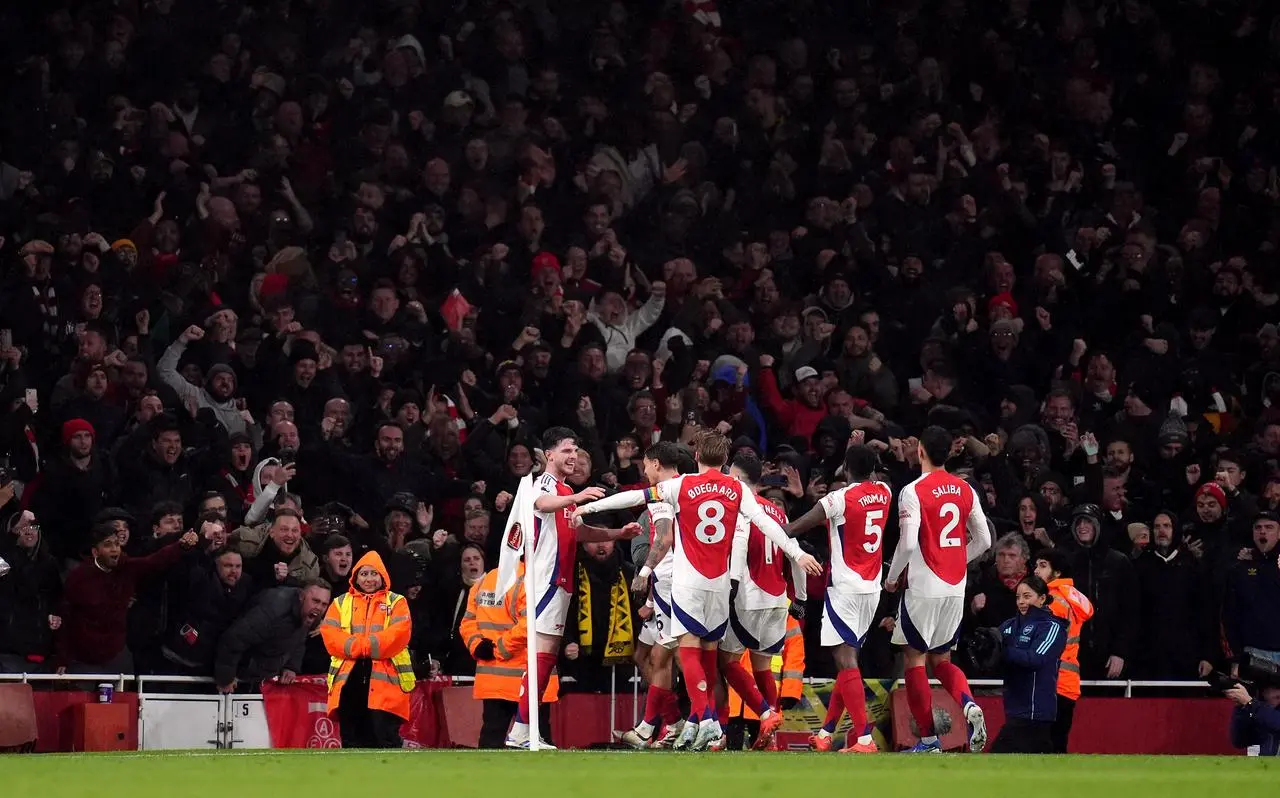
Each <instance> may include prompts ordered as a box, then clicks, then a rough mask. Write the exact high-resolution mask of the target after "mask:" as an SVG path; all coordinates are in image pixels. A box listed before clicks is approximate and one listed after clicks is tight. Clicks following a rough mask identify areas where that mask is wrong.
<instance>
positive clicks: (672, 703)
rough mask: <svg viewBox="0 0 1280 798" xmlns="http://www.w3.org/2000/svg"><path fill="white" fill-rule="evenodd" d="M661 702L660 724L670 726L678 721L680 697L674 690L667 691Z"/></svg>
mask: <svg viewBox="0 0 1280 798" xmlns="http://www.w3.org/2000/svg"><path fill="white" fill-rule="evenodd" d="M665 692H666V697H665V700H664V701H663V702H662V722H663V723H665V724H667V725H668V726H670V725H671V724H673V723H676V722H678V721H679V720H680V697H679V696H677V695H676V693H675V691H674V690H667V691H665Z"/></svg>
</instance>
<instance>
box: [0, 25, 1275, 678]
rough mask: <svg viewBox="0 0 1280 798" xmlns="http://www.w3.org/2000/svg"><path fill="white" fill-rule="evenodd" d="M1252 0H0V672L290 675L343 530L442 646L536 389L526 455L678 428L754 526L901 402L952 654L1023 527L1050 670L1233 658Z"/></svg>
mask: <svg viewBox="0 0 1280 798" xmlns="http://www.w3.org/2000/svg"><path fill="white" fill-rule="evenodd" d="M1278 11H1280V9H1277V8H1275V7H1273V5H1272V4H1269V3H1266V2H1263V1H1262V0H1239V1H1238V2H1226V1H1224V0H1179V1H1176V2H1173V1H1171V2H1159V3H1157V2H1153V1H1152V0H1073V1H1072V2H1057V1H1056V0H1046V1H1044V2H1034V3H1033V2H1031V1H1030V0H1007V2H991V3H975V2H965V0H886V2H874V3H870V2H847V3H819V2H814V1H813V0H785V1H784V0H750V1H749V0H743V2H732V3H729V2H724V3H719V4H717V3H715V2H712V1H711V0H689V1H688V2H670V1H668V2H663V1H662V0H652V1H651V2H644V3H635V2H631V3H628V2H621V1H620V0H615V1H614V2H596V1H595V0H462V1H461V2H455V3H425V2H420V0H370V1H369V2H357V1H356V0H200V1H199V2H175V0H149V1H148V2H136V0H116V1H113V2H108V1H107V0H58V1H57V2H47V3H5V4H3V7H2V8H0V31H2V33H0V38H2V39H3V41H4V45H5V46H4V47H3V48H0V62H3V66H4V74H6V75H8V77H7V78H6V80H5V81H4V82H3V84H2V85H0V96H3V100H4V106H3V107H4V110H3V116H4V119H5V124H4V125H3V126H0V236H2V237H3V238H2V245H0V272H2V275H3V282H2V285H0V328H3V331H2V332H0V458H3V459H2V460H0V466H3V471H4V474H3V477H4V479H3V483H2V485H0V505H3V508H2V509H0V518H3V519H8V521H7V522H6V525H5V527H4V529H3V530H0V557H3V559H4V560H5V561H6V563H7V564H8V571H7V573H5V574H4V575H3V576H0V666H3V667H0V671H11V672H12V671H31V670H40V669H44V670H53V669H67V670H69V671H72V672H75V671H80V672H98V671H102V670H104V669H108V670H110V671H112V672H114V671H116V670H117V669H119V670H122V671H134V670H137V671H140V672H147V673H182V674H198V675H211V674H214V673H215V672H216V673H217V674H218V676H217V681H218V682H219V684H221V685H225V684H226V683H227V682H228V679H231V678H239V679H240V680H241V681H242V682H243V681H244V680H254V679H261V678H269V677H270V676H273V675H279V674H281V673H290V674H291V673H304V672H307V673H309V672H323V671H324V670H325V669H326V668H327V665H328V661H327V655H325V653H324V651H323V646H322V645H321V644H320V643H319V639H318V638H317V637H315V636H311V637H308V638H307V640H308V642H307V644H306V653H305V656H304V657H303V658H301V659H299V658H298V656H297V649H296V647H294V648H290V647H289V646H284V645H281V644H280V640H281V637H280V635H281V634H282V633H283V632H282V630H283V631H287V632H289V633H290V634H293V635H294V637H291V638H289V639H290V640H292V641H293V642H294V643H296V642H297V641H298V640H300V639H302V638H303V637H305V636H306V633H307V629H306V628H305V627H306V626H307V623H308V620H307V619H308V618H310V617H311V615H312V614H313V613H312V612H311V611H310V610H308V602H311V603H312V604H315V603H318V602H320V601H321V600H322V599H323V598H324V597H323V596H320V595H319V593H320V592H322V591H323V590H324V587H323V585H322V584H320V583H321V582H322V581H323V582H327V583H329V585H331V586H332V587H333V590H335V591H341V590H345V589H346V583H347V581H348V577H349V573H350V569H351V565H352V563H353V562H354V561H355V560H358V559H359V557H360V556H361V555H362V554H363V553H364V552H366V551H369V550H376V551H379V552H380V553H381V554H382V555H383V557H384V559H385V560H386V562H387V566H388V569H389V571H390V573H391V575H392V581H393V585H392V587H393V589H395V590H396V591H398V592H401V593H403V594H405V595H407V597H408V598H409V599H410V601H411V607H412V611H413V620H414V627H415V629H414V643H413V646H412V650H413V653H414V657H415V663H416V665H417V667H418V669H419V671H420V672H422V673H429V672H439V671H443V672H445V673H459V674H462V673H467V672H468V671H469V669H472V668H474V663H472V662H471V661H470V657H469V656H468V655H467V652H466V649H465V648H464V647H463V646H462V644H461V643H460V642H459V640H458V637H457V623H458V620H459V617H460V615H461V613H462V611H463V609H464V608H465V598H466V591H467V589H468V588H469V586H470V585H471V584H473V583H474V582H475V581H477V580H478V579H479V578H480V576H481V575H482V574H483V573H484V572H485V570H486V569H488V568H492V567H495V566H496V564H497V563H496V559H495V558H496V554H497V550H498V545H499V538H500V536H501V531H502V528H503V522H504V515H505V511H506V510H507V509H508V507H509V505H510V503H511V500H512V495H513V493H514V492H515V489H516V485H517V483H518V480H519V479H520V478H521V477H522V476H524V475H525V474H527V473H529V472H530V471H531V469H534V468H536V467H537V458H538V452H537V451H536V449H537V440H538V437H539V435H540V433H541V432H542V430H543V429H545V428H546V427H548V426H549V425H551V424H552V423H556V424H568V425H570V426H572V427H573V428H574V429H575V430H576V431H577V432H578V433H580V435H581V437H582V447H583V449H584V452H585V454H586V456H584V457H580V458H579V463H580V469H579V473H577V474H575V475H574V476H573V478H572V480H571V482H572V484H573V485H574V486H575V487H580V486H583V485H586V484H598V485H602V486H605V487H608V488H614V487H620V486H628V485H635V484H638V483H641V482H642V481H643V477H642V475H641V469H640V465H641V457H642V455H643V452H644V450H645V449H646V448H647V447H648V446H649V445H650V444H652V443H653V442H655V441H657V440H668V439H679V440H684V441H688V440H689V439H690V438H691V436H692V435H693V433H694V431H695V430H696V429H698V428H699V427H701V426H706V427H712V428H717V429H720V430H722V431H724V432H725V433H727V434H728V435H729V436H730V437H731V438H732V439H733V440H734V446H735V448H741V447H750V448H752V449H755V450H757V451H759V452H761V453H762V454H763V455H764V457H765V458H766V459H767V461H768V463H769V467H768V476H767V477H766V480H765V482H766V484H767V485H768V486H769V487H768V489H767V490H768V492H767V493H766V494H765V495H766V496H774V497H775V498H779V499H780V500H782V501H784V502H785V504H786V507H787V509H788V512H789V513H790V515H791V517H793V518H794V517H797V516H798V515H799V514H801V513H803V512H804V511H805V510H806V509H808V508H809V507H811V506H812V504H813V503H814V502H815V501H816V500H817V499H818V498H820V497H821V496H822V495H823V494H824V493H825V492H827V491H830V490H834V489H836V488H838V487H839V486H840V485H841V484H842V476H841V474H840V473H839V471H838V469H839V466H840V463H841V460H842V456H843V452H844V450H845V446H846V443H847V442H848V441H849V440H850V438H851V436H852V435H853V434H854V433H855V431H861V432H862V435H863V436H864V438H865V440H866V441H867V442H868V443H869V444H870V445H871V446H873V447H875V448H876V450H877V451H878V452H879V456H880V460H881V472H882V473H883V475H884V478H885V479H887V480H888V481H890V482H891V483H892V484H893V485H894V487H895V488H897V487H901V486H902V485H904V484H906V483H907V482H909V481H910V480H911V479H912V478H913V477H914V475H915V473H916V469H917V464H916V463H914V462H913V458H914V456H915V455H914V453H915V451H916V446H915V441H914V439H913V437H912V436H913V435H915V434H917V433H918V432H919V431H920V430H921V429H922V428H923V427H924V426H925V425H926V424H927V423H928V424H941V425H943V426H945V427H946V428H947V429H949V430H951V431H953V433H954V434H955V435H956V446H955V450H954V457H953V460H952V461H951V462H950V463H949V464H948V465H949V467H950V468H951V469H952V470H953V471H956V472H959V473H963V474H965V475H966V476H968V477H970V478H971V479H972V480H973V481H974V484H975V485H976V486H978V487H979V489H980V490H979V493H980V495H982V496H983V497H984V499H985V501H986V504H987V511H988V514H989V515H990V516H991V517H992V519H993V520H994V522H995V524H996V526H997V528H998V532H1000V533H1002V534H1003V535H1004V536H1003V537H1002V538H1000V540H999V542H998V543H997V545H996V546H995V547H994V552H995V554H994V556H993V557H991V558H989V559H987V560H985V561H984V562H983V563H981V564H979V566H978V567H977V568H975V572H974V574H973V578H972V580H971V585H972V587H971V590H970V593H971V597H970V602H969V610H970V613H969V619H968V624H967V627H966V628H967V629H968V630H969V632H968V633H967V635H966V638H965V641H964V642H962V650H963V651H964V652H966V653H967V654H968V655H969V660H970V670H971V674H970V675H975V673H976V672H980V671H982V669H983V667H984V666H983V657H982V656H981V653H982V652H981V651H980V649H981V646H980V642H981V639H982V637H983V636H982V635H981V634H977V633H976V632H977V630H980V629H983V628H991V627H995V626H997V625H999V624H1000V623H1001V622H1002V621H1003V620H1005V619H1006V618H1008V617H1011V616H1012V615H1014V614H1015V612H1014V608H1013V587H1014V586H1015V585H1016V584H1017V582H1018V580H1019V579H1020V578H1021V577H1022V576H1023V575H1024V574H1025V573H1026V572H1027V571H1028V570H1029V568H1030V566H1029V564H1028V562H1029V560H1030V559H1031V558H1032V557H1033V556H1034V553H1035V552H1036V551H1037V550H1039V549H1041V548H1044V547H1047V546H1058V547H1064V548H1067V549H1069V550H1070V551H1071V552H1072V558H1071V561H1072V570H1073V573H1072V574H1070V576H1072V577H1073V578H1074V579H1075V584H1076V587H1077V588H1078V589H1079V590H1080V591H1081V592H1083V593H1084V594H1085V595H1086V596H1087V597H1088V598H1089V599H1090V600H1091V601H1092V602H1093V603H1094V605H1095V607H1096V615H1095V617H1094V620H1093V621H1092V622H1090V623H1089V624H1087V625H1086V627H1085V630H1084V642H1083V647H1082V651H1081V665H1082V668H1083V674H1084V678H1086V679H1097V678H1107V677H1112V678H1135V679H1136V678H1156V679H1195V678H1198V677H1200V676H1203V675H1205V674H1206V673H1208V672H1209V670H1210V669H1214V668H1218V669H1224V670H1225V669H1229V668H1230V667H1231V665H1232V663H1234V662H1237V661H1238V660H1239V658H1240V657H1241V656H1243V652H1244V651H1245V650H1246V649H1255V650H1257V651H1260V652H1277V651H1280V568H1278V567H1277V554H1278V553H1280V548H1278V547H1277V535H1278V534H1280V515H1276V513H1277V512H1278V511H1280V404H1277V403H1280V330H1278V329H1277V326H1276V322H1277V313H1276V309H1277V308H1276V302H1277V298H1278V294H1277V292H1278V291H1280V275H1278V274H1277V268H1276V266H1277V258H1278V256H1280V252H1278V250H1277V247H1278V246H1280V177H1278V176H1277V167H1278V166H1280V13H1277V12H1278ZM886 540H887V542H886V544H885V547H886V551H892V545H893V540H894V535H893V532H892V530H889V534H888V536H887V539H886ZM809 542H810V543H811V544H812V545H813V546H814V547H815V548H816V549H818V550H819V551H824V550H825V549H826V547H827V543H826V538H825V532H821V531H820V532H819V534H818V535H816V536H814V537H813V538H812V540H810V541H809ZM121 550H123V553H121ZM580 561H581V562H582V563H583V564H584V566H585V572H586V578H587V579H588V580H589V581H590V584H591V590H592V591H593V592H594V591H595V590H597V588H598V589H599V591H600V594H601V595H602V596H603V598H602V599H601V602H600V603H601V604H602V605H603V606H608V596H609V588H610V586H611V585H612V584H613V583H614V582H615V581H616V579H615V577H616V574H617V572H618V570H619V569H625V571H626V572H627V573H630V569H631V568H632V565H631V553H630V552H628V551H624V550H623V549H622V548H618V549H614V548H613V547H612V546H611V545H602V546H599V547H594V548H593V549H592V551H591V553H590V556H587V555H585V554H584V555H582V556H581V557H580ZM1031 564H1032V565H1033V564H1034V563H1033V562H1032V563H1031ZM809 596H811V597H812V598H811V600H810V602H811V604H812V605H813V606H812V607H811V608H810V609H811V612H810V613H809V622H808V623H807V625H806V640H807V641H809V643H810V645H809V646H808V659H809V672H810V673H811V674H812V675H819V676H820V675H826V674H827V673H829V672H830V670H831V663H830V661H829V659H827V658H826V657H825V656H824V654H823V652H822V651H821V650H820V649H819V647H818V645H817V627H818V624H817V618H818V617H819V614H820V612H819V608H820V602H821V596H822V590H821V584H820V583H815V584H814V585H811V586H810V589H809ZM893 614H894V613H893V606H892V602H891V601H889V600H888V599H886V603H885V605H884V607H883V615H882V620H880V621H879V623H878V624H877V626H876V627H875V631H874V632H873V634H872V636H871V639H870V640H869V641H868V643H867V646H866V648H865V649H864V656H863V671H864V672H865V673H867V674H868V675H872V676H876V675H890V674H891V673H892V671H893V667H894V666H893V662H892V657H893V652H892V650H891V648H890V646H889V642H888V639H889V632H890V630H891V629H892V626H893V623H894V619H893ZM299 629H301V630H302V631H301V633H298V630H299ZM604 637H605V635H603V634H598V635H595V638H596V639H597V640H600V639H603V638H604ZM220 641H223V644H222V645H220ZM225 641H232V642H225ZM264 641H271V642H272V644H271V645H267V643H266V642H264ZM565 642H566V644H567V645H571V646H572V649H571V650H569V651H568V653H569V654H571V657H572V659H566V661H565V663H564V666H563V667H564V669H565V670H567V671H570V672H572V671H574V670H575V669H577V671H578V672H579V674H580V675H581V676H582V677H583V680H584V681H590V673H589V671H590V668H591V663H593V662H595V663H599V662H600V661H601V657H602V652H599V651H596V652H591V651H583V650H581V649H580V648H579V647H578V646H577V644H576V642H575V638H574V636H573V634H572V630H571V631H570V634H569V636H568V637H566V640H565ZM285 649H287V650H285ZM248 663H256V664H254V665H253V667H250V665H249V664H248Z"/></svg>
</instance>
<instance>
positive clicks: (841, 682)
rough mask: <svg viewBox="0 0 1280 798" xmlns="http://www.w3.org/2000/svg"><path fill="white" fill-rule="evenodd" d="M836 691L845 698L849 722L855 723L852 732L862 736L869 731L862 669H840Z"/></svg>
mask: <svg viewBox="0 0 1280 798" xmlns="http://www.w3.org/2000/svg"><path fill="white" fill-rule="evenodd" d="M836 691H837V692H839V694H840V697H841V698H842V699H843V700H844V706H845V709H847V710H848V711H849V722H850V723H852V724H853V727H852V729H851V730H850V734H852V735H853V736H854V737H861V736H862V735H864V734H866V733H867V694H866V692H865V686H864V685H863V683H862V671H860V670H858V669H857V668H849V669H848V670H843V671H840V675H839V676H837V677H836Z"/></svg>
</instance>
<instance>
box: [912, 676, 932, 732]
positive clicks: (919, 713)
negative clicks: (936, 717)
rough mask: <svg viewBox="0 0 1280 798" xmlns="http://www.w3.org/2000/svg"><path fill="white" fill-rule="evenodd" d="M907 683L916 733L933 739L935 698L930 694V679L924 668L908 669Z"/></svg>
mask: <svg viewBox="0 0 1280 798" xmlns="http://www.w3.org/2000/svg"><path fill="white" fill-rule="evenodd" d="M906 682H907V706H908V707H910V708H911V717H913V718H915V720H916V731H917V733H918V734H919V736H920V737H932V736H934V735H933V696H932V695H930V693H929V677H928V676H927V675H925V672H924V666H919V667H915V668H907V673H906Z"/></svg>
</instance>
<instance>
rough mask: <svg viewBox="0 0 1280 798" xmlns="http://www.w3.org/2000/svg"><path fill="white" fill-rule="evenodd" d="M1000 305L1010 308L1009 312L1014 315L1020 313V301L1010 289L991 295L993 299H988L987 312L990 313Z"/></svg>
mask: <svg viewBox="0 0 1280 798" xmlns="http://www.w3.org/2000/svg"><path fill="white" fill-rule="evenodd" d="M998 307H1005V308H1008V309H1009V312H1010V313H1012V314H1013V315H1014V316H1017V315H1018V303H1017V301H1015V300H1014V298H1013V294H1011V293H1009V292H1008V291H1005V292H1004V293H1001V294H996V295H995V296H993V297H991V299H989V300H987V313H990V312H991V311H993V310H995V309H996V308H998Z"/></svg>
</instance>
